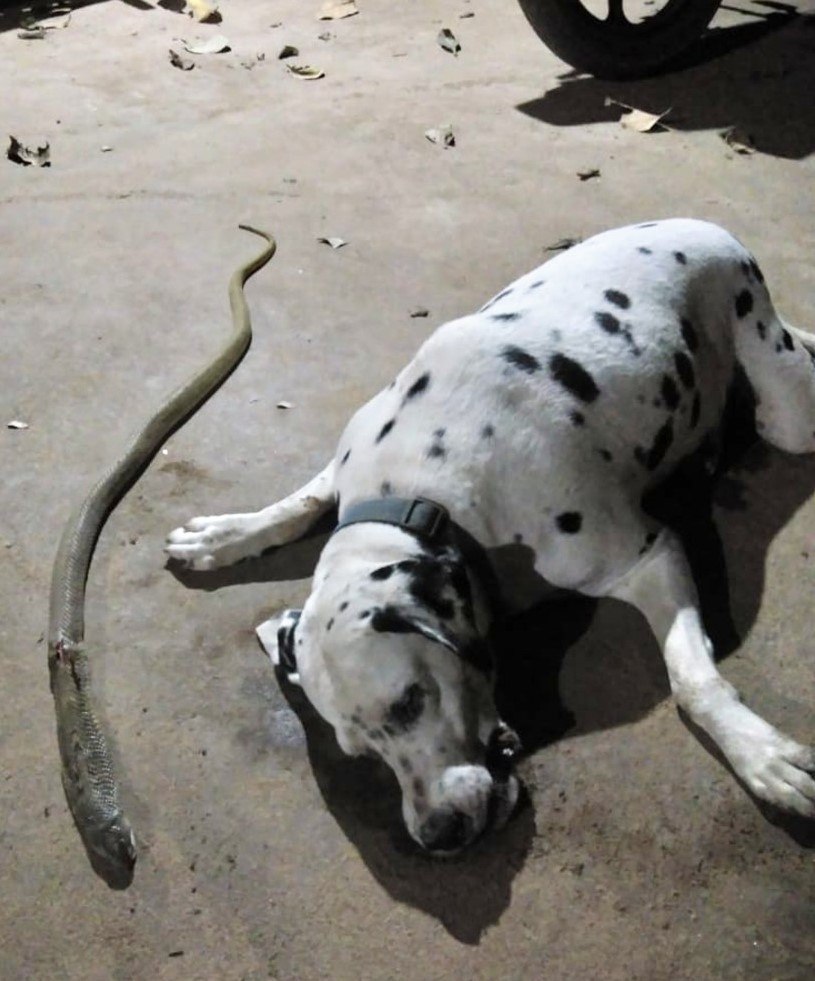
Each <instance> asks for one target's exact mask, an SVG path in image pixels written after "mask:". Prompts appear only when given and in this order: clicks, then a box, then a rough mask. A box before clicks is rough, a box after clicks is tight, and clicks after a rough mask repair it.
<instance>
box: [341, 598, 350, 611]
mask: <svg viewBox="0 0 815 981" xmlns="http://www.w3.org/2000/svg"><path fill="white" fill-rule="evenodd" d="M347 609H348V600H343V601H342V603H340V613H342V611H343V610H347Z"/></svg>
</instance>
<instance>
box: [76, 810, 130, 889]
mask: <svg viewBox="0 0 815 981" xmlns="http://www.w3.org/2000/svg"><path fill="white" fill-rule="evenodd" d="M82 840H83V842H84V844H85V850H86V851H87V853H88V858H89V859H90V863H91V865H92V866H93V870H94V872H96V874H97V875H98V876H100V878H102V879H104V880H105V882H106V883H107V884H108V885H109V886H110V888H111V889H127V887H128V886H129V885H130V883H131V882H132V881H133V869H134V867H135V865H136V838H135V835H134V834H133V829H132V828H131V827H130V822H129V821H128V820H127V818H126V817H125V816H124V814H122V812H121V811H118V812H117V813H116V814H115V815H114V816H113V817H112V818H111V819H110V820H109V821H107V822H105V824H102V825H97V826H96V827H87V826H86V828H85V834H84V835H83V836H82Z"/></svg>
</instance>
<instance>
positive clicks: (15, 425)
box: [6, 419, 28, 429]
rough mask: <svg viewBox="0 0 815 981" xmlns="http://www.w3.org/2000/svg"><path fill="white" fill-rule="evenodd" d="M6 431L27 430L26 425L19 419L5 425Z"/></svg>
mask: <svg viewBox="0 0 815 981" xmlns="http://www.w3.org/2000/svg"><path fill="white" fill-rule="evenodd" d="M6 429H28V423H27V422H23V421H22V420H21V419H12V420H11V422H7V423H6Z"/></svg>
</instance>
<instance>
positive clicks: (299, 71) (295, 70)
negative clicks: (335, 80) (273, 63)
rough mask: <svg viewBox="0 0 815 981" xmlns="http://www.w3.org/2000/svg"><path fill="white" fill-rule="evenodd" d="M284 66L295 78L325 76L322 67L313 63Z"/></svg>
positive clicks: (313, 78)
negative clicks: (316, 66)
mask: <svg viewBox="0 0 815 981" xmlns="http://www.w3.org/2000/svg"><path fill="white" fill-rule="evenodd" d="M286 68H288V70H289V71H290V72H291V74H292V75H294V77H295V78H303V79H305V80H306V81H314V80H315V79H317V78H325V72H324V71H323V70H322V68H315V67H314V66H313V65H286Z"/></svg>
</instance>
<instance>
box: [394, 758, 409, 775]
mask: <svg viewBox="0 0 815 981" xmlns="http://www.w3.org/2000/svg"><path fill="white" fill-rule="evenodd" d="M396 762H397V764H398V765H399V769H400V770H402V772H403V773H406V774H407V775H408V776H410V774H411V773H413V764H412V763H411V762H410V760H409V759H408V758H407V756H400V757H399V759H398V760H397V761H396Z"/></svg>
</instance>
